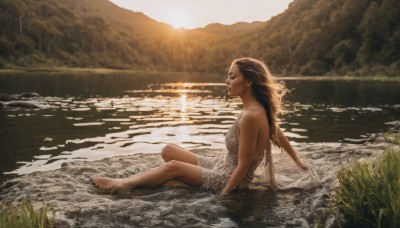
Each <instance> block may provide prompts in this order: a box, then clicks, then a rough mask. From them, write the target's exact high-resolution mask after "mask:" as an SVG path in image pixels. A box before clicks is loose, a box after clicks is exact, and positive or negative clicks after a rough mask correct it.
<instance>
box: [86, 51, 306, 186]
mask: <svg viewBox="0 0 400 228" xmlns="http://www.w3.org/2000/svg"><path fill="white" fill-rule="evenodd" d="M225 83H226V87H227V90H228V95H229V96H238V97H239V98H240V99H241V101H242V105H243V110H242V111H241V112H240V114H239V115H238V116H237V118H236V120H235V122H234V123H233V125H232V126H231V127H230V128H229V130H228V132H227V134H226V137H225V143H226V148H227V153H226V154H225V155H223V156H220V157H204V156H200V155H197V154H194V153H192V152H190V151H187V150H185V149H183V148H181V147H179V146H176V145H172V144H168V145H166V146H165V147H164V148H163V149H162V151H161V155H162V158H163V159H164V161H165V162H166V163H165V164H163V165H161V166H159V167H157V168H155V169H152V170H148V171H145V172H142V173H138V174H135V175H132V176H130V177H128V178H122V179H114V178H107V177H98V176H95V177H92V181H93V183H94V184H95V185H96V186H97V187H98V188H100V189H102V190H106V191H110V192H115V191H120V190H129V189H132V188H135V187H144V186H159V185H162V184H164V183H165V182H167V181H170V180H180V181H183V182H185V183H186V184H188V185H194V186H202V187H203V188H205V189H207V190H211V191H214V192H220V193H221V194H227V193H230V192H232V191H233V190H235V189H244V188H248V187H249V185H250V184H251V182H252V181H253V179H254V176H255V170H256V169H257V167H258V166H259V165H260V163H261V161H262V160H263V158H264V157H265V160H266V162H265V164H270V165H269V170H270V175H273V174H274V172H273V170H272V169H273V166H272V155H271V153H272V152H271V146H272V144H275V145H277V146H279V147H281V148H282V149H283V150H285V151H286V152H287V153H288V154H289V155H290V157H291V159H292V160H293V161H294V163H295V164H296V165H297V166H298V167H299V168H300V169H302V170H304V171H307V172H308V170H309V169H310V167H309V166H308V165H307V164H306V163H305V162H304V161H303V160H302V159H301V158H300V157H299V156H298V155H297V153H296V151H295V150H294V149H293V147H292V146H291V144H290V142H289V141H288V139H287V137H286V136H285V135H284V133H283V132H282V131H281V129H280V128H279V126H278V123H277V121H278V120H277V118H278V114H280V113H282V112H283V110H282V100H281V99H282V97H283V96H284V95H285V93H286V92H287V89H286V88H285V86H284V85H283V84H282V83H280V82H278V81H277V80H276V79H275V78H274V77H273V76H272V75H271V73H270V72H269V70H268V68H267V67H266V65H265V64H264V63H263V62H261V61H259V60H256V59H253V58H239V59H236V60H234V61H233V62H232V64H231V66H230V69H229V72H228V75H227V78H226V80H225ZM268 181H269V182H270V186H272V187H279V186H278V184H277V183H276V181H275V178H274V177H272V178H269V179H268Z"/></svg>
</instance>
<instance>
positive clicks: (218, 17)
mask: <svg viewBox="0 0 400 228" xmlns="http://www.w3.org/2000/svg"><path fill="white" fill-rule="evenodd" d="M292 1H293V0H247V1H245V0H241V1H239V0H202V1H189V0H111V2H113V3H115V4H117V5H118V6H120V7H123V8H126V9H130V10H132V11H135V12H143V13H144V14H146V15H147V16H149V17H151V18H153V19H155V20H157V21H160V22H165V23H168V24H170V25H172V26H173V27H175V28H187V29H191V28H198V27H204V26H206V25H207V24H210V23H216V22H218V23H221V24H226V25H229V24H234V23H236V22H253V21H267V20H269V19H270V18H271V17H272V16H275V15H277V14H279V13H281V12H283V11H284V10H285V9H287V7H288V5H289V3H290V2H292Z"/></svg>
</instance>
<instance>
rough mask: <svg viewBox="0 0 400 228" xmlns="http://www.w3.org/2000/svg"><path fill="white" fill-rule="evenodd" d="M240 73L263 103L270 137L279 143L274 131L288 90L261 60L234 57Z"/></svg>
mask: <svg viewBox="0 0 400 228" xmlns="http://www.w3.org/2000/svg"><path fill="white" fill-rule="evenodd" d="M232 64H236V65H237V66H238V68H239V71H240V73H241V74H242V75H243V77H244V78H245V79H247V80H251V81H252V89H253V92H254V94H255V96H256V97H257V100H258V101H259V102H260V103H261V104H262V105H263V107H264V109H265V111H266V113H267V119H268V124H269V133H270V138H271V141H272V142H273V143H275V144H276V145H278V146H279V145H280V142H279V137H277V135H276V132H277V128H278V123H277V122H278V114H280V113H283V112H284V109H283V105H282V97H283V96H284V95H285V94H286V93H287V92H288V89H287V88H286V87H285V84H284V83H283V82H282V81H278V80H277V79H276V78H275V77H274V76H273V75H272V74H271V72H270V71H269V69H268V67H267V66H266V65H265V64H264V63H263V62H261V61H259V60H257V59H253V58H239V59H235V60H234V61H233V62H232Z"/></svg>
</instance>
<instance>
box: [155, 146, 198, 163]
mask: <svg viewBox="0 0 400 228" xmlns="http://www.w3.org/2000/svg"><path fill="white" fill-rule="evenodd" d="M161 156H162V158H163V159H164V161H165V162H169V161H172V160H176V161H181V162H185V163H189V164H192V165H197V157H196V155H195V154H194V153H192V152H190V151H187V150H185V149H183V148H182V147H179V146H177V145H175V144H167V145H165V146H164V148H163V149H162V150H161Z"/></svg>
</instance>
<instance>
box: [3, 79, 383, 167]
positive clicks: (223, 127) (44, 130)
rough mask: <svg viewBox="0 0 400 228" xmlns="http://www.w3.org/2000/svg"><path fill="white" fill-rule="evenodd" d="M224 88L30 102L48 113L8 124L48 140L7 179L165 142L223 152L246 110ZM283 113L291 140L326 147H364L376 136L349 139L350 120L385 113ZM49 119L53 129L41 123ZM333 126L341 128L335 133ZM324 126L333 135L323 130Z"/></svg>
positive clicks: (302, 108)
mask: <svg viewBox="0 0 400 228" xmlns="http://www.w3.org/2000/svg"><path fill="white" fill-rule="evenodd" d="M224 87H225V84H224V83H164V84H149V85H148V88H149V89H147V90H143V89H135V90H128V91H126V94H125V95H123V96H120V97H101V96H97V97H87V98H80V97H71V96H68V97H65V98H62V97H38V98H35V99H34V100H32V102H35V103H37V104H46V106H43V109H35V110H23V109H22V110H21V109H18V108H10V109H7V110H5V112H4V114H5V115H4V118H8V120H7V121H13V122H15V124H17V123H18V122H21V121H22V122H23V123H22V124H26V123H29V124H30V126H32V127H33V128H35V129H37V130H36V131H35V132H33V134H34V136H25V137H24V138H27V139H28V138H30V137H41V138H42V140H39V142H38V143H36V144H29V143H32V140H31V141H29V142H25V141H24V140H22V141H21V148H22V147H24V146H25V147H27V146H29V148H26V149H25V151H29V153H30V154H31V155H30V156H31V157H30V158H25V159H23V160H21V159H20V160H18V161H19V162H22V163H23V164H22V166H19V167H18V168H17V169H15V170H11V171H9V172H8V173H15V174H25V173H30V172H33V171H38V170H51V169H57V168H59V167H60V165H61V163H63V162H66V161H73V160H98V159H102V158H106V157H112V156H118V155H128V154H136V153H159V152H160V150H161V148H162V147H163V145H164V144H165V143H175V144H178V145H180V146H182V147H184V148H187V149H211V150H213V149H224V148H225V145H224V135H225V133H226V131H227V129H228V128H229V127H230V125H231V124H232V123H233V122H234V120H235V119H236V116H237V115H238V114H239V113H240V112H241V109H242V107H241V102H240V99H239V98H230V99H227V98H226V97H225V96H220V95H218V94H214V95H212V96H210V95H208V94H211V93H216V92H215V91H220V90H221V89H224ZM27 102H29V101H27ZM285 108H286V109H287V111H288V112H287V114H286V115H285V116H283V117H282V118H281V119H280V120H279V122H280V124H281V126H282V129H283V130H284V131H285V134H286V135H287V136H288V137H289V139H290V140H294V141H299V142H307V141H309V140H316V139H317V138H318V137H321V138H322V137H323V139H322V140H326V141H339V142H340V141H347V142H352V143H361V142H363V141H365V140H366V139H367V138H368V137H369V135H368V133H369V132H371V133H373V132H374V131H371V130H369V128H364V129H360V130H359V131H360V132H362V134H359V135H354V134H350V133H351V132H350V133H349V130H348V126H347V125H349V122H351V123H357V121H360V120H361V117H360V116H361V115H365V114H368V115H370V114H373V115H372V116H373V118H375V117H374V115H377V116H379V115H380V113H382V112H384V109H382V108H381V107H354V106H350V107H343V106H335V105H329V104H327V105H326V104H304V103H301V102H292V103H290V102H286V103H285ZM374 113H377V114H374ZM23 118H25V119H23ZM44 118H45V119H44ZM24 121H28V122H26V123H25V122H24ZM43 121H46V123H47V124H48V127H47V125H43V124H40V123H41V122H43ZM363 121H364V120H363ZM373 121H374V120H371V122H373ZM333 122H334V123H335V125H336V126H335V128H332V129H331V128H330V127H331V126H332V123H333ZM10 123H12V122H10ZM321 126H325V128H326V129H328V128H329V130H320V129H321ZM357 126H359V127H360V126H364V125H362V124H361V125H360V124H359V125H357ZM343 132H346V133H347V135H346V134H343ZM15 134H18V131H16V132H15ZM19 134H21V133H19ZM22 134H27V132H23V133H22ZM45 138H52V140H51V141H46V140H43V139H45ZM33 142H35V141H33ZM49 152H51V154H49ZM47 156H49V157H47ZM25 157H27V156H25ZM28 157H29V156H28ZM24 161H26V162H24Z"/></svg>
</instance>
